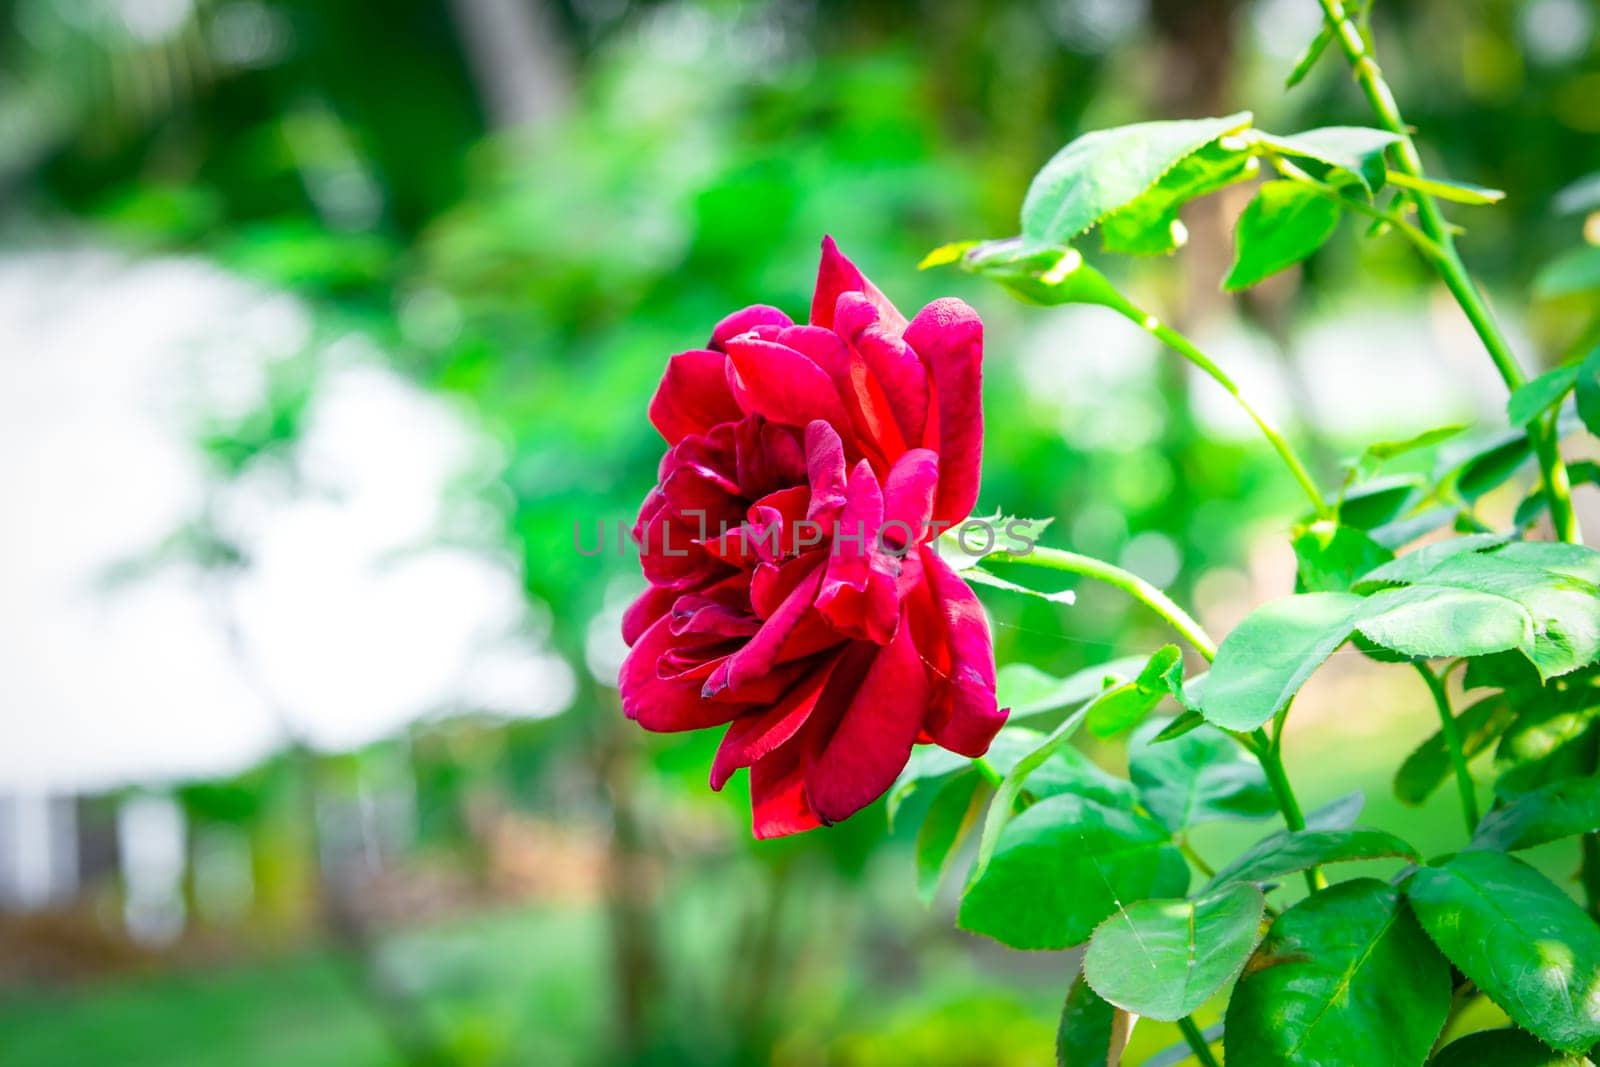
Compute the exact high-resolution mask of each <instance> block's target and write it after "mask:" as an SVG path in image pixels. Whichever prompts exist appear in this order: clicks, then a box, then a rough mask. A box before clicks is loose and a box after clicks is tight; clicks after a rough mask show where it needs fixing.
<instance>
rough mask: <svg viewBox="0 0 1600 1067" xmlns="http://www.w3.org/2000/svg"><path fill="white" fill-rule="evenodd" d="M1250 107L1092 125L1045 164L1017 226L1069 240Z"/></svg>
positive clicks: (1044, 238) (1239, 123)
mask: <svg viewBox="0 0 1600 1067" xmlns="http://www.w3.org/2000/svg"><path fill="white" fill-rule="evenodd" d="M1250 120H1251V116H1250V114H1249V112H1240V113H1239V114H1237V115H1228V116H1226V117H1223V118H1213V119H1182V120H1177V121H1170V122H1142V123H1138V124H1135V125H1132V126H1119V127H1116V128H1115V129H1109V130H1095V131H1093V132H1090V133H1086V134H1084V135H1083V136H1081V137H1079V138H1077V139H1076V140H1074V141H1073V142H1071V143H1070V144H1068V145H1067V146H1066V147H1065V148H1063V149H1062V150H1061V151H1060V152H1057V153H1056V155H1055V156H1054V157H1053V158H1052V159H1051V160H1050V162H1048V163H1046V164H1045V165H1044V168H1043V169H1041V170H1040V171H1039V173H1038V174H1037V175H1036V176H1035V177H1034V179H1033V182H1032V184H1031V185H1029V186H1028V194H1027V196H1026V197H1025V198H1024V199H1023V202H1022V234H1023V236H1024V237H1026V238H1028V239H1029V240H1030V241H1032V242H1034V243H1036V244H1045V245H1066V244H1070V243H1071V242H1072V241H1073V240H1074V239H1075V238H1077V237H1078V236H1079V235H1080V234H1082V233H1083V232H1084V231H1086V230H1089V229H1091V228H1092V227H1094V226H1096V225H1098V224H1099V223H1100V222H1101V221H1102V220H1103V219H1105V217H1106V216H1108V215H1110V214H1111V213H1112V212H1114V211H1116V210H1118V209H1119V208H1122V207H1124V206H1126V205H1127V204H1129V203H1131V202H1132V201H1133V200H1134V199H1135V198H1137V197H1139V196H1141V195H1143V194H1144V193H1145V192H1146V191H1147V190H1149V189H1150V188H1151V187H1152V186H1154V185H1155V184H1156V183H1157V182H1159V181H1161V179H1162V178H1163V177H1164V176H1166V175H1167V174H1168V173H1170V172H1171V171H1172V170H1173V168H1175V167H1176V166H1177V165H1178V164H1179V163H1180V162H1182V161H1183V159H1184V158H1185V157H1187V156H1189V155H1191V154H1193V153H1195V152H1198V151H1199V150H1200V149H1202V148H1204V147H1205V146H1207V145H1209V144H1212V143H1213V142H1215V141H1218V140H1220V139H1221V138H1223V137H1225V136H1227V135H1228V134H1230V133H1237V132H1239V131H1240V130H1243V129H1245V128H1247V127H1248V126H1249V125H1250Z"/></svg>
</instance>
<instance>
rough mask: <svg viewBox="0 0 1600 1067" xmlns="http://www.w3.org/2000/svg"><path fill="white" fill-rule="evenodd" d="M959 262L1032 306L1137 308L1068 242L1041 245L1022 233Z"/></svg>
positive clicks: (984, 246) (974, 251)
mask: <svg viewBox="0 0 1600 1067" xmlns="http://www.w3.org/2000/svg"><path fill="white" fill-rule="evenodd" d="M961 266H962V269H963V270H966V271H968V272H969V273H972V274H979V275H982V276H983V277H985V278H989V279H991V280H993V281H997V282H999V283H1000V284H1001V285H1003V286H1005V287H1006V288H1007V289H1009V290H1011V293H1012V295H1014V296H1016V297H1017V298H1018V299H1019V300H1023V301H1025V302H1027V303H1030V304H1039V305H1041V306H1043V307H1055V306H1057V305H1060V304H1100V305H1103V306H1105V307H1112V308H1119V309H1123V310H1130V311H1132V310H1133V305H1132V304H1130V303H1128V301H1127V299H1126V298H1125V297H1124V296H1123V295H1122V294H1121V293H1120V292H1118V291H1117V287H1116V286H1114V285H1112V284H1111V282H1110V281H1108V280H1107V279H1106V276H1105V275H1103V274H1101V273H1100V272H1099V271H1098V270H1095V269H1094V268H1093V267H1091V266H1090V265H1089V264H1088V263H1086V262H1085V261H1084V258H1083V256H1082V255H1080V254H1079V253H1078V252H1077V250H1076V249H1072V248H1067V247H1065V246H1047V247H1043V248H1041V247H1039V246H1037V245H1030V244H1028V243H1027V242H1026V241H1025V239H1024V238H1021V237H1008V238H1006V239H1004V240H1001V241H985V242H984V243H983V244H981V245H978V246H977V247H975V248H973V249H972V250H971V251H969V252H968V253H967V254H966V255H965V256H963V257H962V259H961ZM1135 313H1136V312H1135Z"/></svg>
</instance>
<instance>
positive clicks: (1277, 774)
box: [1248, 727, 1328, 893]
mask: <svg viewBox="0 0 1600 1067" xmlns="http://www.w3.org/2000/svg"><path fill="white" fill-rule="evenodd" d="M1248 737H1249V740H1250V741H1251V742H1252V744H1251V749H1252V751H1254V752H1255V754H1256V758H1257V759H1259V760H1260V761H1261V769H1262V770H1263V771H1265V772H1266V775H1267V784H1268V785H1270V786H1271V787H1272V795H1273V796H1274V797H1276V798H1277V801H1278V809H1279V810H1280V811H1282V812H1283V821H1284V824H1285V825H1287V826H1288V827H1289V829H1290V830H1292V831H1296V832H1298V831H1300V830H1304V829H1305V828H1306V817H1305V813H1304V812H1303V811H1302V810H1301V809H1300V801H1299V799H1298V798H1297V797H1296V796H1295V795H1294V786H1292V785H1290V784H1289V772H1288V771H1287V770H1285V769H1284V766H1283V755H1282V753H1281V752H1280V751H1279V746H1278V741H1277V739H1276V738H1269V737H1268V736H1267V732H1266V731H1265V730H1263V729H1261V728H1260V727H1257V728H1256V729H1255V731H1254V732H1252V733H1250V734H1249V735H1248ZM1305 878H1306V888H1307V889H1309V890H1311V892H1313V893H1315V892H1316V891H1317V890H1319V889H1326V888H1327V885H1328V880H1327V878H1325V877H1323V874H1322V868H1320V867H1312V868H1310V869H1308V870H1307V871H1306V872H1305Z"/></svg>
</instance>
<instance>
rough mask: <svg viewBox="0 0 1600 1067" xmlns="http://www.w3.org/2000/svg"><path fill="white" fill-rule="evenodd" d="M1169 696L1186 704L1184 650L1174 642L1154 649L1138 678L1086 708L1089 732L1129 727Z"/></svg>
mask: <svg viewBox="0 0 1600 1067" xmlns="http://www.w3.org/2000/svg"><path fill="white" fill-rule="evenodd" d="M1168 696H1170V697H1173V698H1174V699H1176V700H1177V701H1178V702H1179V703H1180V704H1183V705H1184V706H1185V707H1187V706H1188V703H1189V699H1188V696H1187V695H1186V694H1185V693H1184V689H1183V654H1182V653H1181V652H1179V651H1178V646H1177V645H1163V646H1162V647H1161V648H1159V649H1157V650H1156V651H1155V653H1154V654H1153V655H1151V657H1150V659H1149V661H1148V662H1147V663H1146V664H1145V665H1144V667H1143V668H1142V669H1141V670H1140V671H1139V676H1138V677H1137V678H1135V679H1134V680H1133V681H1131V682H1125V683H1124V684H1122V685H1120V686H1118V687H1117V688H1116V689H1114V690H1112V691H1110V692H1107V693H1106V694H1104V695H1103V696H1102V697H1101V699H1099V700H1097V701H1095V704H1094V707H1092V708H1091V709H1089V716H1088V725H1089V732H1090V733H1092V734H1094V735H1095V736H1096V737H1113V736H1115V735H1117V734H1119V733H1122V732H1123V731H1124V730H1128V729H1131V728H1132V727H1133V726H1135V725H1137V724H1138V723H1141V722H1143V721H1144V718H1145V716H1147V715H1149V714H1150V712H1151V711H1152V710H1153V709H1154V708H1155V706H1156V705H1157V704H1159V703H1161V700H1162V698H1163V697H1168Z"/></svg>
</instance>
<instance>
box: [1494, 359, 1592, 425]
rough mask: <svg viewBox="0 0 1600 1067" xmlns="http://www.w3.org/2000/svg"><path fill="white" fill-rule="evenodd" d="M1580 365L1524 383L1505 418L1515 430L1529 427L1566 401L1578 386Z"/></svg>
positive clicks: (1546, 373)
mask: <svg viewBox="0 0 1600 1067" xmlns="http://www.w3.org/2000/svg"><path fill="white" fill-rule="evenodd" d="M1579 366H1580V364H1578V363H1569V364H1567V365H1566V366H1564V367H1557V368H1556V369H1555V370H1552V371H1546V372H1545V373H1543V374H1541V375H1539V376H1538V377H1537V378H1534V379H1533V380H1532V381H1529V382H1524V383H1523V384H1522V385H1520V386H1518V387H1517V389H1516V391H1515V392H1513V393H1512V394H1511V399H1510V400H1508V401H1506V418H1507V419H1508V420H1510V422H1511V425H1513V426H1526V425H1528V423H1530V422H1532V421H1533V420H1534V419H1537V418H1538V417H1539V416H1540V415H1543V414H1544V413H1545V412H1547V411H1549V410H1550V409H1551V408H1553V407H1555V406H1556V405H1557V404H1559V403H1561V401H1562V400H1564V399H1565V398H1566V395H1567V394H1568V393H1569V392H1571V391H1572V387H1573V386H1574V385H1576V384H1577V382H1578V367H1579Z"/></svg>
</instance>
